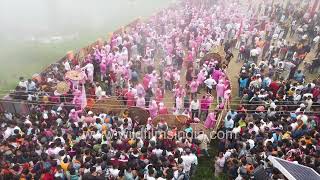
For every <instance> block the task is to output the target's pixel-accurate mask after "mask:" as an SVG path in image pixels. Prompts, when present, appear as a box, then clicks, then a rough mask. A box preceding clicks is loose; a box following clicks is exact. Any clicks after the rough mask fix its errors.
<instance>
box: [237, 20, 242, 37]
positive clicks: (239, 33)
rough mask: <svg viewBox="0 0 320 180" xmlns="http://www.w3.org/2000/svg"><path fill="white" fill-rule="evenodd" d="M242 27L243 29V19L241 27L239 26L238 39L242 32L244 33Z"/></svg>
mask: <svg viewBox="0 0 320 180" xmlns="http://www.w3.org/2000/svg"><path fill="white" fill-rule="evenodd" d="M242 29H243V20H242V19H241V23H240V28H239V31H238V33H237V39H239V38H240V36H241V33H242Z"/></svg>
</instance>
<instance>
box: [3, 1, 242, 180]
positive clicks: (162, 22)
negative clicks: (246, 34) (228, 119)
mask: <svg viewBox="0 0 320 180" xmlns="http://www.w3.org/2000/svg"><path fill="white" fill-rule="evenodd" d="M192 2H193V1H183V2H179V4H177V5H176V6H175V7H173V8H168V9H165V10H163V11H161V12H160V13H159V14H157V15H156V16H153V17H151V18H150V19H149V20H148V21H146V22H139V23H137V24H136V25H134V26H133V27H131V29H130V30H124V31H123V32H121V33H115V34H113V35H112V37H111V40H110V41H108V42H106V43H103V44H98V45H97V46H95V47H94V48H93V51H92V53H90V54H88V55H87V56H86V57H85V59H84V60H83V61H80V59H77V58H75V57H74V56H72V54H69V55H68V56H67V58H66V59H65V60H64V61H63V62H61V63H60V64H57V65H54V66H51V67H50V68H49V69H48V70H47V71H46V72H45V73H42V74H40V75H39V76H36V77H35V78H34V79H28V80H25V79H24V78H23V77H21V78H20V82H19V83H18V86H17V87H16V89H15V92H14V93H11V94H10V95H9V96H7V97H6V98H5V100H6V101H10V100H12V99H13V100H15V101H17V100H24V101H27V102H28V107H27V112H24V110H25V109H24V108H21V109H20V111H21V112H19V113H18V114H20V115H18V114H13V113H10V112H5V113H2V114H1V130H2V133H1V156H0V158H1V177H3V178H4V179H148V180H152V179H159V180H160V179H190V177H192V176H193V175H194V173H195V170H196V166H197V164H198V156H199V155H200V154H204V155H205V156H209V154H208V152H207V148H208V147H207V146H208V143H209V139H208V136H207V135H206V134H204V133H200V134H198V135H197V136H196V137H194V136H192V128H191V126H190V125H186V128H185V130H183V131H185V132H186V133H187V136H185V137H177V128H176V127H169V126H168V125H167V122H166V121H165V120H161V121H160V122H159V123H158V124H154V123H153V118H154V117H156V116H157V115H159V114H160V115H161V114H169V113H173V114H176V115H181V114H183V115H186V116H190V117H192V120H193V119H194V120H195V121H197V122H199V121H200V119H201V120H202V121H205V125H206V126H207V127H208V128H212V127H214V126H215V122H216V117H217V113H218V112H217V111H214V112H209V108H210V106H211V104H212V102H213V95H212V93H213V92H212V90H215V88H216V90H217V92H218V93H217V95H218V97H219V98H218V101H220V104H222V105H220V106H219V107H218V109H219V108H223V107H222V106H223V102H224V101H226V100H227V99H228V98H229V97H230V90H228V89H230V82H229V80H228V78H227V76H226V75H225V68H226V66H222V62H218V61H213V60H212V61H211V60H208V61H206V62H200V59H201V57H203V56H204V55H205V54H206V53H208V52H209V51H210V50H211V49H212V48H213V47H217V46H219V45H221V43H223V42H224V39H230V38H231V37H233V36H235V35H236V34H235V32H236V30H237V29H236V27H232V30H233V34H230V35H228V36H227V35H226V34H225V31H224V27H225V26H226V23H227V22H231V19H228V20H226V21H225V20H224V19H222V18H221V16H220V13H224V14H232V16H234V17H236V16H237V15H238V14H239V13H240V12H235V11H233V10H232V8H231V7H230V8H228V10H227V11H225V10H224V8H223V7H225V6H226V4H224V3H223V2H222V3H217V4H216V5H214V6H212V7H211V6H208V7H206V6H203V5H202V6H201V5H197V6H194V5H193V4H191V3H192ZM233 6H236V4H235V3H233ZM239 16H240V14H239ZM238 28H239V27H238ZM229 30H231V28H230V29H229ZM185 69H187V70H186V75H185V79H183V78H181V77H180V76H181V74H182V73H183V72H184V70H185ZM71 71H72V73H69V72H71ZM66 73H69V75H68V76H67V75H66ZM70 74H71V75H74V74H76V77H77V78H78V77H82V79H78V80H74V79H72V78H70ZM60 82H65V83H67V86H68V87H67V89H69V91H68V92H65V93H62V92H60V91H58V89H55V88H54V87H55V86H56V85H58V84H59V83H60ZM202 86H206V87H207V89H208V94H205V95H204V96H203V98H202V99H201V100H200V99H198V94H199V91H200V87H202ZM165 93H166V94H170V95H171V96H172V97H173V98H169V99H168V98H167V99H165V97H164V94H165ZM110 97H116V98H117V99H118V100H119V101H121V102H122V103H123V105H125V107H126V108H129V107H132V106H136V107H139V108H142V109H145V110H147V111H149V112H150V118H149V120H148V123H147V124H139V122H136V121H134V120H133V119H131V118H130V117H129V116H128V114H127V111H125V110H124V109H122V110H124V112H123V113H120V114H116V113H115V112H113V111H110V112H96V111H95V109H94V107H93V106H91V104H90V102H92V99H93V101H96V100H103V99H107V98H110ZM168 100H169V102H168ZM10 102H11V101H10ZM168 106H170V107H169V108H168ZM192 120H191V121H192ZM144 130H145V131H146V134H147V136H146V137H143V138H140V136H139V135H141V134H142V132H143V131H144ZM155 130H157V131H156V132H157V133H154V134H153V133H152V132H153V131H155ZM167 132H168V133H167ZM166 133H167V134H168V135H170V136H169V137H168V136H166ZM132 134H133V135H134V136H132Z"/></svg>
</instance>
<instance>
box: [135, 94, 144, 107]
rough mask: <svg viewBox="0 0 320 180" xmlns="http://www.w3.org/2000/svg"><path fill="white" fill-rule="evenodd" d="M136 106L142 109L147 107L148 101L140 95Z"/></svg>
mask: <svg viewBox="0 0 320 180" xmlns="http://www.w3.org/2000/svg"><path fill="white" fill-rule="evenodd" d="M136 106H137V107H140V108H145V107H146V100H145V99H144V96H142V95H138V98H137V103H136Z"/></svg>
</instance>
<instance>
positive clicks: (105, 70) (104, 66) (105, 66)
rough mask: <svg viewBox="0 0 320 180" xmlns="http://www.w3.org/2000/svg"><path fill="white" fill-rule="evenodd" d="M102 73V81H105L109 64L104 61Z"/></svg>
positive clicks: (101, 64) (101, 68) (102, 62)
mask: <svg viewBox="0 0 320 180" xmlns="http://www.w3.org/2000/svg"><path fill="white" fill-rule="evenodd" d="M100 73H101V81H103V79H104V77H105V76H106V73H107V63H106V61H105V60H102V61H101V63H100Z"/></svg>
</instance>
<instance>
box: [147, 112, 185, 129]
mask: <svg viewBox="0 0 320 180" xmlns="http://www.w3.org/2000/svg"><path fill="white" fill-rule="evenodd" d="M188 119H189V117H188V116H185V115H173V114H162V115H158V116H157V117H155V118H154V119H153V124H154V126H157V124H158V123H159V122H160V121H161V120H164V121H166V122H167V124H168V126H169V127H170V128H174V127H177V128H178V129H182V128H183V127H184V126H185V125H186V123H187V121H188Z"/></svg>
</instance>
